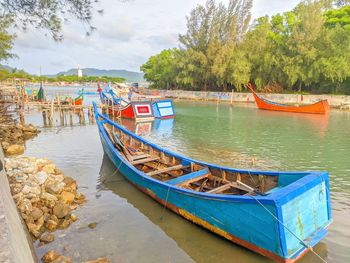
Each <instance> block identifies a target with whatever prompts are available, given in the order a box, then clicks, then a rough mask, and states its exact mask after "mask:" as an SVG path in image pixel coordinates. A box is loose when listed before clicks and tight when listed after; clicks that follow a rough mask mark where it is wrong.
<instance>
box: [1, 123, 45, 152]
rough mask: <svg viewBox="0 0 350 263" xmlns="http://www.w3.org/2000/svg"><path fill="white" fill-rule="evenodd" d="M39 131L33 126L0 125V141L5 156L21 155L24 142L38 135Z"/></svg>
mask: <svg viewBox="0 0 350 263" xmlns="http://www.w3.org/2000/svg"><path fill="white" fill-rule="evenodd" d="M39 132H40V130H38V129H37V128H35V127H34V126H33V125H31V124H29V125H21V124H14V123H11V124H9V123H8V124H2V125H0V140H1V145H2V148H3V150H4V152H5V154H6V155H7V156H9V155H17V154H22V153H23V152H24V146H23V145H24V142H25V141H26V140H28V139H31V138H33V137H35V136H37V135H38V133H39Z"/></svg>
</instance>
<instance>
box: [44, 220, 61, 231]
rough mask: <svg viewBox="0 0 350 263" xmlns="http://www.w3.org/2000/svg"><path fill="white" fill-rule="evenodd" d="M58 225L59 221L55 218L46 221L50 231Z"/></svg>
mask: <svg viewBox="0 0 350 263" xmlns="http://www.w3.org/2000/svg"><path fill="white" fill-rule="evenodd" d="M57 225H58V224H57V222H56V221H54V220H51V219H50V220H47V222H46V228H47V230H49V231H53V230H55V229H56V228H57Z"/></svg>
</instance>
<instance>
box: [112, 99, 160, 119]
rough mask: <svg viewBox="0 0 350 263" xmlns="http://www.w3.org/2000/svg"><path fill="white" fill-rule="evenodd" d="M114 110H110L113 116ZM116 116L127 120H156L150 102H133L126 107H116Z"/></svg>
mask: <svg viewBox="0 0 350 263" xmlns="http://www.w3.org/2000/svg"><path fill="white" fill-rule="evenodd" d="M112 113H113V110H112V109H110V110H109V114H112ZM114 115H115V116H120V117H122V118H127V119H147V120H149V119H154V116H153V111H152V107H151V104H150V103H149V102H131V103H129V104H128V105H127V106H125V107H122V108H121V107H120V106H119V105H116V106H114Z"/></svg>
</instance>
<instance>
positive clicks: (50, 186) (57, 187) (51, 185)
mask: <svg viewBox="0 0 350 263" xmlns="http://www.w3.org/2000/svg"><path fill="white" fill-rule="evenodd" d="M63 188H64V183H63V182H57V181H53V180H50V182H48V183H47V184H46V186H45V189H46V191H47V192H49V193H50V194H59V193H61V192H62V190H63Z"/></svg>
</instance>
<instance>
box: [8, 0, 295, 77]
mask: <svg viewBox="0 0 350 263" xmlns="http://www.w3.org/2000/svg"><path fill="white" fill-rule="evenodd" d="M223 1H224V3H228V1H229V0H223ZM205 2H206V0H191V1H188V0H176V1H173V0H152V1H149V0H135V1H126V2H121V1H115V0H101V1H100V2H99V5H100V6H99V9H103V10H104V14H103V15H95V16H94V18H93V20H92V21H91V23H92V26H94V27H96V28H97V30H96V31H94V32H93V33H92V34H91V36H86V32H87V31H88V29H89V25H86V24H82V22H80V21H77V20H74V19H71V20H70V21H69V22H68V23H65V24H64V25H63V34H64V39H63V41H62V42H59V43H57V42H54V41H53V40H52V38H51V36H50V35H48V36H45V34H44V32H43V31H37V30H30V31H28V32H27V33H23V32H18V37H17V39H16V41H15V46H14V50H13V52H14V53H16V54H18V56H19V57H20V58H19V59H17V60H11V61H10V62H9V64H10V65H11V66H15V67H17V68H24V69H25V70H27V71H28V72H31V73H36V74H38V71H39V68H40V67H41V68H42V71H43V73H44V74H47V73H57V72H59V71H63V70H66V69H69V68H75V67H76V66H77V65H78V64H79V65H81V66H82V67H96V68H109V69H113V68H118V69H128V70H136V71H138V70H139V67H140V65H141V64H143V63H144V62H145V61H147V59H148V58H149V57H150V56H152V55H154V54H156V53H158V52H160V51H161V50H162V49H168V48H172V47H176V46H177V45H178V37H177V36H178V34H179V33H184V32H185V31H186V15H188V14H189V13H190V11H191V9H193V8H194V7H196V6H197V5H198V4H205ZM298 2H299V1H298V0H291V1H280V0H269V1H267V0H254V6H253V10H252V12H253V17H254V18H257V17H260V16H263V15H265V14H270V15H271V14H274V13H277V12H283V11H287V10H291V9H292V8H293V7H294V6H295V5H296V4H297V3H298Z"/></svg>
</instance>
